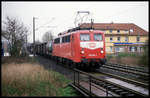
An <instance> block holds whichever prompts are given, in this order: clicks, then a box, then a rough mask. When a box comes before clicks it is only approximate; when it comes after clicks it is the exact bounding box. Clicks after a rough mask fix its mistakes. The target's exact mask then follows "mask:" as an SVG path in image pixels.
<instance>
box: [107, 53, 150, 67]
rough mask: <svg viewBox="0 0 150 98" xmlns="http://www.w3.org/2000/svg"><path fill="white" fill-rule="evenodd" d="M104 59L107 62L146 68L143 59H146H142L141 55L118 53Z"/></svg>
mask: <svg viewBox="0 0 150 98" xmlns="http://www.w3.org/2000/svg"><path fill="white" fill-rule="evenodd" d="M106 58H107V61H108V62H114V63H120V64H127V65H137V66H148V64H147V62H146V61H145V59H148V58H147V57H143V56H142V54H139V53H118V54H117V55H114V54H107V56H106ZM144 62H146V63H144Z"/></svg>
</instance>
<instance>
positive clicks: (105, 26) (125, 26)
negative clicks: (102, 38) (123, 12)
mask: <svg viewBox="0 0 150 98" xmlns="http://www.w3.org/2000/svg"><path fill="white" fill-rule="evenodd" d="M80 27H81V28H83V27H91V24H90V23H84V24H82V25H80ZM93 28H94V29H100V30H110V29H112V30H129V35H138V34H139V35H148V32H147V31H145V30H144V29H142V28H140V27H139V26H137V25H135V24H133V23H94V24H93ZM130 29H133V32H130Z"/></svg>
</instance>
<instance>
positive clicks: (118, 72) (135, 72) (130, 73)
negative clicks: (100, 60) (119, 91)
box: [98, 63, 149, 87]
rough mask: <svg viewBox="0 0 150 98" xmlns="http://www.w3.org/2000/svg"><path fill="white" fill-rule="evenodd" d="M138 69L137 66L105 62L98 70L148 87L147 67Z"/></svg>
mask: <svg viewBox="0 0 150 98" xmlns="http://www.w3.org/2000/svg"><path fill="white" fill-rule="evenodd" d="M143 69H144V68H143ZM143 69H142V70H141V69H139V67H135V68H134V67H130V66H125V65H119V64H112V63H107V64H105V65H103V66H102V67H101V68H100V70H98V72H101V73H104V74H107V75H111V76H113V77H118V78H120V79H123V80H126V81H129V82H133V83H136V84H137V85H141V86H143V87H148V82H149V74H148V68H147V69H144V70H145V71H144V70H143Z"/></svg>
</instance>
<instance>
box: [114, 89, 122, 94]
mask: <svg viewBox="0 0 150 98" xmlns="http://www.w3.org/2000/svg"><path fill="white" fill-rule="evenodd" d="M122 91H123V90H121V89H117V90H115V92H116V93H119V92H122Z"/></svg>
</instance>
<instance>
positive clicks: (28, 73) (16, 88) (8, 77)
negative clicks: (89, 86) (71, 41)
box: [1, 62, 78, 96]
mask: <svg viewBox="0 0 150 98" xmlns="http://www.w3.org/2000/svg"><path fill="white" fill-rule="evenodd" d="M1 68H2V96H78V94H77V92H76V91H75V90H74V89H73V88H71V87H70V86H67V84H68V83H69V82H71V81H70V80H68V79H67V78H66V77H65V76H64V75H62V74H60V73H58V72H55V71H52V70H45V69H44V68H43V67H42V66H40V65H39V64H36V63H14V62H13V63H3V64H2V67H1Z"/></svg>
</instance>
